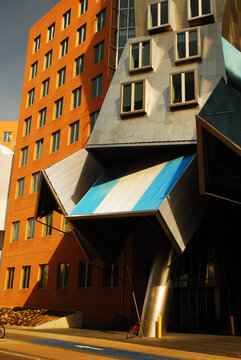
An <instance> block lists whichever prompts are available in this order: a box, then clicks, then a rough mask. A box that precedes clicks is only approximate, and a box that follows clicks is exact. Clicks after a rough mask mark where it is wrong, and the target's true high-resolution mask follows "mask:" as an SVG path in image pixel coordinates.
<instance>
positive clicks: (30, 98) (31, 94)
mask: <svg viewBox="0 0 241 360" xmlns="http://www.w3.org/2000/svg"><path fill="white" fill-rule="evenodd" d="M34 92H35V88H33V89H31V90H29V92H28V106H31V105H33V102H34Z"/></svg>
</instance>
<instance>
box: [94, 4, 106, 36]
mask: <svg viewBox="0 0 241 360" xmlns="http://www.w3.org/2000/svg"><path fill="white" fill-rule="evenodd" d="M105 23H106V9H103V10H101V11H100V12H99V13H98V14H97V15H96V32H98V31H99V30H101V29H103V27H104V26H105Z"/></svg>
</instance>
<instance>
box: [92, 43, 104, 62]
mask: <svg viewBox="0 0 241 360" xmlns="http://www.w3.org/2000/svg"><path fill="white" fill-rule="evenodd" d="M104 45H105V43H104V40H103V41H101V42H100V43H99V44H97V45H95V47H94V49H95V57H94V59H95V61H94V62H95V64H97V63H98V62H100V61H101V60H103V59H104Z"/></svg>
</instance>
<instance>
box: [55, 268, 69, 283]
mask: <svg viewBox="0 0 241 360" xmlns="http://www.w3.org/2000/svg"><path fill="white" fill-rule="evenodd" d="M68 275H69V263H59V264H58V276H57V288H58V289H66V288H67V286H68Z"/></svg>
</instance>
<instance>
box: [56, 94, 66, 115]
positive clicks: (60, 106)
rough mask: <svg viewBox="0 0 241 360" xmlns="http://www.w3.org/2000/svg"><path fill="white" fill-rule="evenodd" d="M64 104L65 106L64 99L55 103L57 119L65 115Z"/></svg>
mask: <svg viewBox="0 0 241 360" xmlns="http://www.w3.org/2000/svg"><path fill="white" fill-rule="evenodd" d="M63 104H64V98H63V97H61V98H59V99H57V100H56V101H55V119H58V118H60V117H61V116H62V115H63Z"/></svg>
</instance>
